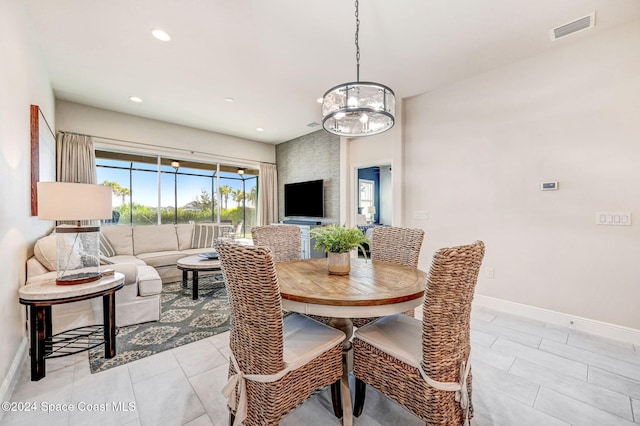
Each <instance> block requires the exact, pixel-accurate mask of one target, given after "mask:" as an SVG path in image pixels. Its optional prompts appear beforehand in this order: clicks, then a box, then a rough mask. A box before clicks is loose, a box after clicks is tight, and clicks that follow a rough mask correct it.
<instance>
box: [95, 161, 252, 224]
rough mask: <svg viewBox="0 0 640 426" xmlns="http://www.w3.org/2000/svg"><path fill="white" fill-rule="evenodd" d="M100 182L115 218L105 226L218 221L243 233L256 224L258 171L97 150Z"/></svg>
mask: <svg viewBox="0 0 640 426" xmlns="http://www.w3.org/2000/svg"><path fill="white" fill-rule="evenodd" d="M96 166H97V175H98V183H100V184H104V185H108V186H111V187H112V188H113V212H114V213H113V217H112V219H111V220H109V221H105V222H106V223H105V224H124V225H130V224H131V225H155V224H161V223H189V222H195V223H198V222H218V223H231V224H233V225H237V224H238V223H240V222H242V223H243V227H242V230H241V234H245V233H246V232H247V231H249V230H250V229H251V227H252V226H254V225H255V224H256V218H257V215H256V205H257V188H258V171H257V170H251V169H246V168H243V169H242V172H244V173H242V174H238V171H239V170H241V169H240V168H238V167H237V166H233V165H223V164H218V163H214V164H210V163H202V162H194V161H188V160H185V161H180V160H178V161H177V160H175V159H169V158H164V157H161V156H146V155H139V154H129V153H120V152H110V151H101V150H96Z"/></svg>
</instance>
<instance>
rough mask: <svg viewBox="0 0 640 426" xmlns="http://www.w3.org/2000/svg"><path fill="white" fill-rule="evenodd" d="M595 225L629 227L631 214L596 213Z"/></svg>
mask: <svg viewBox="0 0 640 426" xmlns="http://www.w3.org/2000/svg"><path fill="white" fill-rule="evenodd" d="M596 224H597V225H610V226H631V212H597V213H596Z"/></svg>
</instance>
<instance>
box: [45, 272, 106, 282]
mask: <svg viewBox="0 0 640 426" xmlns="http://www.w3.org/2000/svg"><path fill="white" fill-rule="evenodd" d="M100 278H102V274H101V273H100V272H80V273H77V274H70V275H65V276H63V277H60V278H58V279H56V285H76V284H85V283H90V282H92V281H98V280H99V279H100Z"/></svg>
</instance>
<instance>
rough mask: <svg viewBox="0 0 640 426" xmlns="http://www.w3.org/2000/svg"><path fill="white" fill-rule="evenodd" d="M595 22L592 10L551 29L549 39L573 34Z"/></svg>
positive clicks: (591, 26) (594, 14)
mask: <svg viewBox="0 0 640 426" xmlns="http://www.w3.org/2000/svg"><path fill="white" fill-rule="evenodd" d="M595 24H596V13H595V12H592V13H590V14H588V15H587V16H584V17H582V18H579V19H576V20H575V21H571V22H568V23H566V24H564V25H560V26H559V27H555V28H553V29H552V30H551V39H552V40H559V39H561V38H563V37H566V36H568V35H571V34H575V33H577V32H578V31H583V30H587V29H589V28H593V26H594V25H595Z"/></svg>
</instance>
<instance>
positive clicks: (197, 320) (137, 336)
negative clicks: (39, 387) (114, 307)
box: [89, 276, 231, 373]
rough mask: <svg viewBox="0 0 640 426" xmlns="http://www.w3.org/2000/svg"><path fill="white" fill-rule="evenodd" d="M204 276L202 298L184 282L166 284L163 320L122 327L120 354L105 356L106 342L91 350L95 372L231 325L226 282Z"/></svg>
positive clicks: (119, 332) (179, 344)
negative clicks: (194, 295)
mask: <svg viewBox="0 0 640 426" xmlns="http://www.w3.org/2000/svg"><path fill="white" fill-rule="evenodd" d="M213 281H214V279H213V276H209V277H207V276H205V277H200V282H199V283H198V284H199V285H198V287H199V290H200V291H199V297H198V300H192V299H191V288H189V289H184V288H182V286H181V282H176V283H168V284H164V285H163V286H162V295H161V303H162V313H161V314H160V321H158V322H148V323H144V324H137V325H130V326H127V327H119V328H118V334H117V336H116V356H115V357H113V358H111V359H105V357H104V345H100V346H98V347H96V348H93V349H91V350H90V351H89V366H90V368H91V373H98V372H100V371H104V370H107V369H109V368H112V367H116V366H118V365H123V364H126V363H128V362H131V361H135V360H137V359H140V358H145V357H148V356H150V355H153V354H156V353H158V352H162V351H166V350H167V349H172V348H175V347H178V346H182V345H186V344H187V343H191V342H195V341H196V340H200V339H204V338H206V337H209V336H213V335H215V334H219V333H222V332H225V331H227V330H228V329H229V321H230V318H231V307H230V306H229V302H228V299H227V292H226V289H225V288H224V285H223V284H220V283H213Z"/></svg>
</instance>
